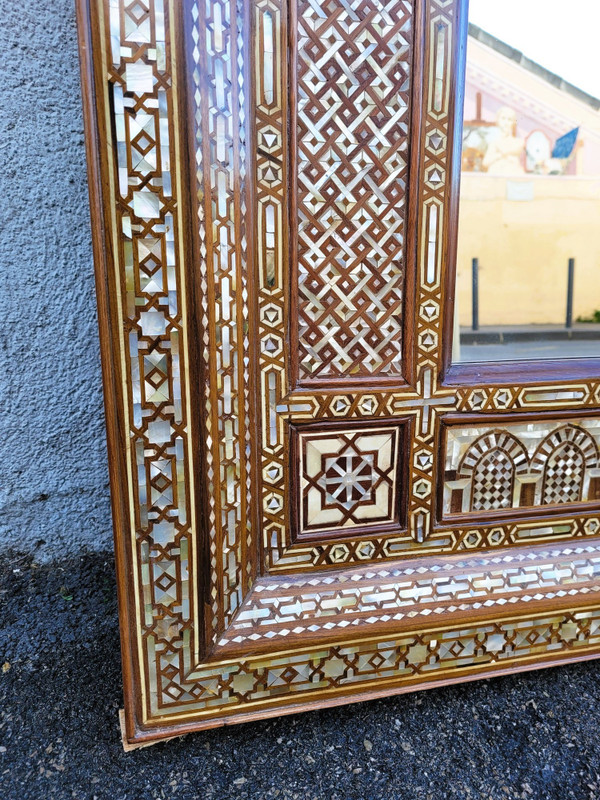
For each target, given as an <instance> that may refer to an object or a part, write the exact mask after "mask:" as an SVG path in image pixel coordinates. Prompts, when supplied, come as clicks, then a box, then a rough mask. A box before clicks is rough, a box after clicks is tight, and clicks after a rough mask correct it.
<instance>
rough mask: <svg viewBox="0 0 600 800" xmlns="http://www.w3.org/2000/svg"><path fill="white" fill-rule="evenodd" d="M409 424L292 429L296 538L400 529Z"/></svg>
mask: <svg viewBox="0 0 600 800" xmlns="http://www.w3.org/2000/svg"><path fill="white" fill-rule="evenodd" d="M405 428H406V425H405V424H394V425H390V424H387V425H373V426H364V425H361V426H356V427H354V426H350V425H345V426H344V427H342V428H333V429H332V428H331V427H329V428H328V429H327V431H323V430H322V429H321V430H320V431H319V430H315V429H314V428H313V427H312V426H311V427H308V428H300V429H292V437H293V442H294V444H293V447H292V453H293V458H295V459H296V461H297V462H299V463H298V476H299V477H298V482H297V488H296V491H295V504H296V515H295V516H296V522H297V527H296V535H297V536H302V535H306V534H315V533H325V532H327V531H330V532H333V530H334V529H335V531H337V534H338V535H339V533H340V528H342V529H344V531H348V532H349V533H350V532H353V533H355V532H357V529H360V528H365V527H372V526H389V527H393V528H397V527H399V525H400V502H401V496H402V485H401V484H402V479H401V476H400V470H399V463H400V462H401V451H402V450H403V449H404V447H403V444H404V439H405V436H404V434H405Z"/></svg>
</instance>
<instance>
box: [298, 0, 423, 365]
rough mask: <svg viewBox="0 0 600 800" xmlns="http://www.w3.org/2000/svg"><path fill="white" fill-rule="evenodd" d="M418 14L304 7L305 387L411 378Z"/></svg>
mask: <svg viewBox="0 0 600 800" xmlns="http://www.w3.org/2000/svg"><path fill="white" fill-rule="evenodd" d="M412 13H413V12H412V2H411V0H379V2H374V3H373V2H366V1H365V0H351V1H350V2H345V3H340V2H339V0H327V2H323V3H313V2H309V0H300V2H299V3H298V44H297V48H298V54H297V75H296V78H297V92H298V101H297V109H296V110H297V120H296V125H297V141H298V149H297V172H298V175H297V184H298V189H297V192H298V194H297V198H298V210H297V213H298V222H297V224H298V328H299V329H298V334H299V351H300V354H299V373H300V378H301V379H311V378H331V377H338V378H339V377H347V378H358V377H361V376H367V375H380V376H390V377H393V376H399V375H400V374H401V366H402V364H401V360H402V351H401V345H402V341H401V340H402V295H403V281H404V274H403V264H402V258H403V242H404V215H405V210H406V202H405V195H406V186H407V172H408V164H407V151H408V131H409V110H408V103H409V97H410V77H409V73H410V61H411V53H412ZM292 124H294V122H293V121H292Z"/></svg>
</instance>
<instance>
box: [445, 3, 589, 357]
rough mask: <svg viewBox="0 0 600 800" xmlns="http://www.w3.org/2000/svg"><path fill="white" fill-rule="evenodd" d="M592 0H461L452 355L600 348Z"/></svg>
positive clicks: (581, 352)
mask: <svg viewBox="0 0 600 800" xmlns="http://www.w3.org/2000/svg"><path fill="white" fill-rule="evenodd" d="M599 28H600V3H599V2H598V0H572V1H571V3H569V5H568V7H567V6H565V4H564V2H563V0H503V3H502V9H501V11H500V10H499V8H498V4H497V3H492V2H490V0H470V5H469V34H468V45H467V67H466V78H465V102H464V127H463V141H462V167H461V190H460V206H459V227H458V252H457V265H456V271H457V277H456V281H457V285H456V302H455V321H454V345H453V361H454V362H471V361H506V360H515V359H548V358H551V359H556V358H569V357H589V356H600V224H599V223H600V99H598V98H599V97H600V78H599V77H598V76H599V75H600V55H599V53H600V50H599V48H598V47H597V44H596V41H595V39H596V32H597V31H598V29H599Z"/></svg>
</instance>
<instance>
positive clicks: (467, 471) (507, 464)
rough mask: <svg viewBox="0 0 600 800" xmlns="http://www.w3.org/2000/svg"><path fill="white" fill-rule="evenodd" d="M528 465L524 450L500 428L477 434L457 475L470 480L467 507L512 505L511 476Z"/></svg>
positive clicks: (507, 506)
mask: <svg viewBox="0 0 600 800" xmlns="http://www.w3.org/2000/svg"><path fill="white" fill-rule="evenodd" d="M528 469H529V458H528V456H527V451H526V449H525V447H524V446H523V445H522V444H521V442H520V441H519V440H518V439H517V438H516V437H515V436H512V435H511V434H510V433H507V432H506V431H500V430H494V431H489V432H488V433H485V434H484V435H483V436H480V437H479V439H476V441H474V442H473V444H472V445H471V447H470V448H469V449H468V450H467V452H466V453H465V455H464V457H463V459H462V461H461V463H460V466H459V469H458V477H459V478H468V479H469V480H470V482H471V501H470V510H471V511H492V510H494V509H501V508H512V506H513V505H514V488H515V477H516V475H518V474H520V473H523V472H527V471H528Z"/></svg>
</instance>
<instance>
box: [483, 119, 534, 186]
mask: <svg viewBox="0 0 600 800" xmlns="http://www.w3.org/2000/svg"><path fill="white" fill-rule="evenodd" d="M516 128H517V115H516V113H515V110H514V109H512V108H510V107H509V106H502V108H500V109H499V110H498V113H497V114H496V130H495V135H493V136H490V141H489V145H488V148H487V151H486V154H485V156H484V157H483V168H484V169H485V171H486V172H487V174H488V175H524V174H525V170H524V169H523V165H522V163H521V156H522V154H523V152H524V150H525V141H524V140H523V139H520V138H519V137H518V136H515V131H516Z"/></svg>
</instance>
